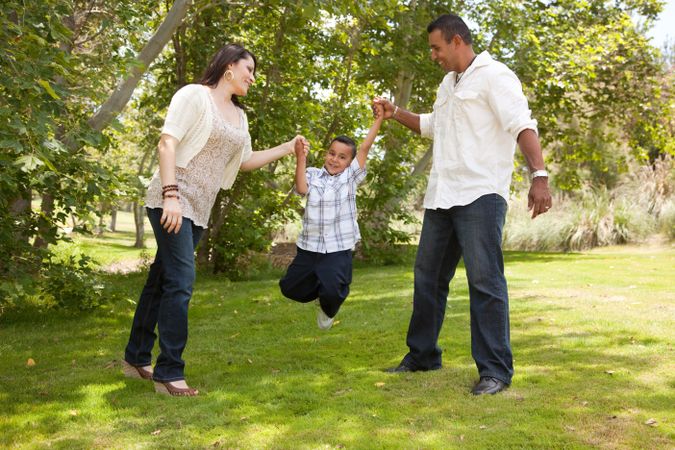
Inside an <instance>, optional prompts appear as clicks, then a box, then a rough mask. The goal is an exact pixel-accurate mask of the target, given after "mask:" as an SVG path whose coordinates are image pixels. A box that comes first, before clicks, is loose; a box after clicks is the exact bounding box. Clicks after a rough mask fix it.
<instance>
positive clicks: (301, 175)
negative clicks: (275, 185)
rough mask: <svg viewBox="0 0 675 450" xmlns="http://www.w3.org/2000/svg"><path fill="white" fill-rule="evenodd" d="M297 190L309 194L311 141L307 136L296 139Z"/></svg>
mask: <svg viewBox="0 0 675 450" xmlns="http://www.w3.org/2000/svg"><path fill="white" fill-rule="evenodd" d="M294 150H295V192H297V193H298V194H300V195H305V194H307V191H308V190H309V186H308V185H307V152H308V150H309V143H308V142H307V140H306V139H305V138H302V139H296V141H295V148H294Z"/></svg>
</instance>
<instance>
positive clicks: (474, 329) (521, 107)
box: [373, 14, 551, 395]
mask: <svg viewBox="0 0 675 450" xmlns="http://www.w3.org/2000/svg"><path fill="white" fill-rule="evenodd" d="M427 32H428V33H429V36H428V38H429V46H430V47H431V59H432V60H434V61H436V62H437V63H438V64H439V65H440V66H441V68H442V69H443V70H444V71H445V72H446V73H447V74H446V75H445V78H444V79H443V81H442V83H441V85H440V87H439V89H438V93H437V97H436V102H435V103H434V109H433V112H432V113H431V114H419V115H418V114H414V113H412V112H409V111H406V110H404V109H403V108H400V107H398V106H396V105H394V104H392V103H391V102H389V101H388V100H386V99H384V98H381V97H377V98H375V99H374V100H373V102H374V103H377V104H380V105H382V106H383V108H384V117H385V119H389V118H394V119H396V120H397V121H398V122H400V123H401V124H403V125H405V126H406V127H408V128H410V129H411V130H413V131H414V132H416V133H420V134H422V136H425V137H431V138H433V140H434V146H433V163H432V168H431V174H430V176H429V183H428V186H427V191H426V195H425V198H424V207H425V213H424V222H423V226H422V233H421V236H420V243H419V247H418V250H417V259H416V261H415V289H414V300H413V313H412V318H411V319H410V325H409V328H408V335H407V345H408V347H409V349H410V351H409V352H408V354H407V355H406V356H405V357H404V358H403V360H402V361H401V363H400V364H399V365H398V366H397V367H395V368H392V369H389V372H415V371H425V370H435V369H440V368H441V349H440V348H439V347H438V335H439V333H440V330H441V326H442V324H443V318H444V316H445V307H446V302H447V296H448V290H449V283H450V280H451V279H452V277H453V276H454V274H455V269H456V267H457V264H458V263H459V260H460V258H461V257H463V258H464V264H465V267H466V274H467V278H468V281H469V296H470V304H471V306H470V311H471V353H472V356H473V358H474V360H475V362H476V366H477V367H478V373H479V376H480V380H479V381H478V382H477V383H476V384H475V386H474V387H473V389H472V393H473V394H475V395H481V394H496V393H497V392H500V391H502V390H503V389H505V388H506V387H508V386H509V385H510V384H511V378H512V376H513V357H512V354H511V344H510V337H509V308H508V293H507V287H506V279H505V277H504V262H503V257H502V249H501V241H502V229H503V226H504V219H505V216H506V209H507V204H506V198H507V197H508V195H509V185H510V183H511V174H512V172H513V155H514V151H515V146H516V143H517V144H518V146H519V147H520V150H521V151H522V152H523V154H524V155H525V159H526V160H527V164H528V166H529V169H530V172H531V176H532V186H531V188H530V192H529V196H528V207H529V208H530V209H531V210H532V217H533V218H534V217H536V216H537V215H539V214H543V213H545V212H546V211H548V209H549V208H550V207H551V195H550V191H549V187H548V174H547V173H546V171H545V170H544V160H543V156H542V152H541V147H540V145H539V139H538V137H537V128H536V127H537V122H536V121H535V120H534V119H532V118H531V116H530V110H529V109H528V104H527V99H526V98H525V96H524V95H523V91H522V87H521V84H520V82H519V80H518V78H517V77H516V75H515V74H514V73H513V72H512V71H511V70H510V69H508V68H507V67H506V66H505V65H504V64H501V63H499V62H497V61H494V60H493V59H492V58H491V57H490V55H489V54H488V53H487V52H483V53H481V54H479V55H476V54H475V53H474V51H473V48H472V39H471V32H470V31H469V28H468V27H467V26H466V24H465V23H464V21H463V20H462V19H461V18H460V17H458V16H456V15H454V14H445V15H442V16H440V17H438V18H437V19H436V20H434V21H433V22H432V23H431V24H429V26H428V27H427Z"/></svg>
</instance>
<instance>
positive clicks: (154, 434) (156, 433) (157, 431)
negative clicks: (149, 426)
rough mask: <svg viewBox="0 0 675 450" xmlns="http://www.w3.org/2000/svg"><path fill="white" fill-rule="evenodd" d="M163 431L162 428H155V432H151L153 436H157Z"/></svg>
mask: <svg viewBox="0 0 675 450" xmlns="http://www.w3.org/2000/svg"><path fill="white" fill-rule="evenodd" d="M161 432H162V430H155V431H153V432H152V433H150V434H151V435H153V436H157V435H158V434H159V433H161Z"/></svg>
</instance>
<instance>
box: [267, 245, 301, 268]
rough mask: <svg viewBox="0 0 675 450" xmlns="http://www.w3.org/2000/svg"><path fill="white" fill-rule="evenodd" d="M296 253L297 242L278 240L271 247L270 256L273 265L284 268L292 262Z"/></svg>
mask: <svg viewBox="0 0 675 450" xmlns="http://www.w3.org/2000/svg"><path fill="white" fill-rule="evenodd" d="M296 253H297V247H296V245H295V242H277V243H276V244H274V245H273V246H272V248H271V249H270V253H269V255H268V258H269V260H270V262H271V263H272V267H276V268H280V269H282V268H285V267H288V265H289V264H291V262H292V261H293V258H295V254H296Z"/></svg>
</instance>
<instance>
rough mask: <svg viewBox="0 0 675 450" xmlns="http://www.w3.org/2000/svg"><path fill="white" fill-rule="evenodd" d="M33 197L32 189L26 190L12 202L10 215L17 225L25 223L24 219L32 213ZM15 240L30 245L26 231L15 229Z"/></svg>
mask: <svg viewBox="0 0 675 450" xmlns="http://www.w3.org/2000/svg"><path fill="white" fill-rule="evenodd" d="M31 197H32V192H31V190H30V189H24V190H23V191H22V192H20V193H19V196H18V197H17V198H15V199H14V200H12V201H11V203H10V206H9V215H10V217H11V218H12V220H14V221H15V222H17V223H25V222H24V219H23V217H24V216H25V215H28V214H30V212H31ZM12 234H13V235H14V239H15V240H16V241H20V242H23V243H24V244H28V233H26V230H24V229H17V228H14V232H13V233H12Z"/></svg>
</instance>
